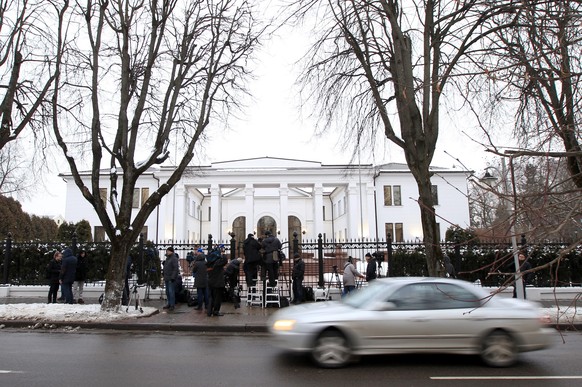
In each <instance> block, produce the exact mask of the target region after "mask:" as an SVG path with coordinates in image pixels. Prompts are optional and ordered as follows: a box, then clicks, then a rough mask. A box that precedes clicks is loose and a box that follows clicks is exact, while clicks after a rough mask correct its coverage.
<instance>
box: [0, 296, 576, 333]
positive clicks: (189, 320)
mask: <svg viewBox="0 0 582 387" xmlns="http://www.w3.org/2000/svg"><path fill="white" fill-rule="evenodd" d="M86 301H87V303H89V304H96V303H97V302H98V301H97V300H91V299H89V300H86ZM43 302H44V298H43V299H39V298H27V299H24V298H5V299H2V300H0V303H4V304H22V303H24V304H35V303H43ZM164 304H165V301H164V300H161V299H150V300H145V301H142V304H141V306H142V307H144V308H146V307H147V308H154V312H153V313H149V314H147V315H143V317H141V316H140V317H137V318H136V317H134V316H136V313H135V312H133V313H132V315H131V317H128V318H127V319H122V320H116V321H107V322H102V321H101V322H100V321H86V322H77V321H76V322H63V321H52V322H51V323H50V325H55V326H57V327H63V326H69V327H75V328H76V327H79V328H81V329H109V330H129V331H154V332H155V331H160V332H162V331H163V332H204V333H221V332H222V333H242V334H253V333H266V332H267V331H268V329H267V320H268V318H269V316H270V315H271V314H273V313H274V312H276V311H277V310H278V308H261V307H260V306H247V305H246V303H245V302H243V303H241V307H240V308H238V309H235V308H234V305H233V304H232V303H223V304H222V308H221V312H222V313H223V314H224V316H220V317H216V316H213V317H208V316H207V315H206V312H205V311H204V310H196V309H195V308H194V307H189V306H188V305H187V304H177V305H176V309H175V310H174V311H172V312H169V311H167V310H164V309H163V306H164ZM541 306H542V307H545V308H555V304H554V303H552V302H549V301H544V302H541ZM565 306H567V304H562V303H561V308H563V307H565ZM156 309H157V310H156ZM132 310H135V306H130V307H129V311H130V312H131V311H132ZM124 311H125V307H124V309H123V310H122V313H124ZM35 323H36V321H30V320H6V321H0V324H2V325H4V326H5V327H15V328H23V327H30V326H32V325H35ZM42 325H46V324H42ZM551 326H552V327H555V328H556V329H559V330H572V329H575V330H581V329H582V324H580V323H578V321H577V322H576V323H574V324H571V323H570V324H568V323H560V324H552V325H551Z"/></svg>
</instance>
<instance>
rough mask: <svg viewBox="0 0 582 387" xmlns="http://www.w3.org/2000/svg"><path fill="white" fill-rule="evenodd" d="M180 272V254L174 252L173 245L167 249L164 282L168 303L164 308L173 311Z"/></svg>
mask: <svg viewBox="0 0 582 387" xmlns="http://www.w3.org/2000/svg"><path fill="white" fill-rule="evenodd" d="M179 274H180V268H179V264H178V256H177V255H176V254H174V248H173V247H172V246H170V247H168V248H167V249H166V260H165V261H164V274H163V275H164V284H165V286H166V298H167V300H168V303H167V304H166V305H165V306H164V307H163V309H169V310H170V311H173V310H174V308H175V306H176V280H177V279H178V275H179Z"/></svg>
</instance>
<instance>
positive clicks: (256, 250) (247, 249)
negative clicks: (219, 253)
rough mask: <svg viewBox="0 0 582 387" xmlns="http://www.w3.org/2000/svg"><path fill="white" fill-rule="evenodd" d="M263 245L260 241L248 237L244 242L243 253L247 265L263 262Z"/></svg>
mask: <svg viewBox="0 0 582 387" xmlns="http://www.w3.org/2000/svg"><path fill="white" fill-rule="evenodd" d="M260 250H261V244H260V243H259V241H258V240H256V239H255V238H252V237H248V238H247V239H245V241H244V242H243V252H244V254H245V262H246V263H256V262H260V261H261V251H260Z"/></svg>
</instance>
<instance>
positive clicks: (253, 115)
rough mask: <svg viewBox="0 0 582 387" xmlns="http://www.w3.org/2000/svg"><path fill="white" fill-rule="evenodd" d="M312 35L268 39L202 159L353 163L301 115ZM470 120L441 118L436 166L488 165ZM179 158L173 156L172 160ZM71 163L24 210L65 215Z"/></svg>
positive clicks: (387, 156) (379, 153)
mask: <svg viewBox="0 0 582 387" xmlns="http://www.w3.org/2000/svg"><path fill="white" fill-rule="evenodd" d="M306 34H307V32H305V33H304V34H303V35H302V34H301V33H300V32H299V31H290V30H284V31H282V34H281V35H283V36H279V37H276V38H274V39H273V40H271V41H270V42H267V43H266V44H265V46H264V48H263V50H262V51H261V53H260V54H259V56H258V58H259V63H258V67H257V68H256V71H255V74H256V80H253V81H251V83H250V84H249V87H250V91H251V93H252V95H253V97H254V98H253V101H250V102H249V103H248V108H247V109H246V110H245V116H244V117H241V119H239V120H235V119H233V120H231V121H230V125H229V128H228V129H227V130H226V131H224V130H223V129H222V128H221V130H212V131H210V132H209V133H208V136H209V140H208V142H207V143H206V144H205V145H204V148H205V149H204V152H205V157H204V156H198V157H199V160H200V161H201V163H202V164H210V163H211V162H214V161H225V160H237V159H245V158H255V157H264V156H270V157H282V158H289V159H300V160H311V161H321V162H322V163H324V164H343V163H347V162H349V160H350V157H351V154H350V153H349V152H342V151H341V150H340V147H339V145H338V138H337V136H338V134H337V133H329V134H327V135H325V136H324V137H323V138H314V136H313V130H314V122H313V121H310V120H309V118H307V117H304V116H303V115H305V114H306V113H307V112H304V113H303V114H301V113H300V111H299V100H298V90H297V87H296V86H295V85H294V83H295V80H296V77H297V74H298V72H299V68H298V67H297V66H295V65H294V63H295V62H296V61H297V60H298V59H299V58H300V57H301V55H302V54H303V53H304V51H305V50H306V48H307V42H306V40H307V39H305V37H306ZM441 113H444V109H443V110H441ZM466 125H467V122H462V123H458V122H451V123H448V124H443V123H441V132H440V138H439V146H438V149H437V152H436V154H435V157H434V161H433V166H440V167H452V166H453V165H457V166H459V168H461V167H460V164H459V163H458V162H457V161H455V159H457V158H458V159H459V160H460V161H461V162H462V163H463V164H464V165H465V166H466V167H467V168H468V169H472V170H475V171H479V170H482V169H483V168H484V167H485V165H486V154H485V152H484V150H483V149H482V148H481V147H479V146H478V145H477V144H476V143H475V142H473V141H471V140H470V139H469V138H468V137H467V136H466V135H465V134H464V133H463V132H464V131H467V130H469V128H468V127H467V126H466ZM339 142H340V143H341V139H339ZM170 149H171V148H170ZM445 151H446V152H448V154H450V155H452V157H451V156H449V155H448V154H447V153H445ZM173 162H174V160H172V159H170V160H168V161H167V162H166V163H167V164H172V163H173ZM361 162H362V163H374V164H381V163H386V162H402V163H404V162H405V160H404V156H403V154H402V152H401V151H400V149H399V148H398V147H396V146H394V145H392V144H390V143H389V142H388V141H386V140H384V139H383V138H380V139H379V141H378V143H377V146H376V151H375V159H374V158H373V157H372V154H371V152H370V151H369V150H366V151H363V152H362V153H361ZM66 168H67V167H66V165H65V164H62V167H60V168H59V167H56V168H55V169H57V170H54V171H53V173H51V174H49V176H47V177H46V181H47V184H46V187H39V188H38V189H37V190H36V192H35V193H34V197H32V198H31V199H30V200H25V201H23V200H21V202H22V204H23V209H24V211H26V212H28V213H30V214H36V215H49V216H54V215H59V214H61V215H64V212H65V183H64V182H63V180H62V179H60V178H58V176H57V175H58V173H59V172H66V171H67V169H66Z"/></svg>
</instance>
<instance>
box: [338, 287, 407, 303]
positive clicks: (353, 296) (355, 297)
mask: <svg viewBox="0 0 582 387" xmlns="http://www.w3.org/2000/svg"><path fill="white" fill-rule="evenodd" d="M395 287H396V284H394V283H391V282H384V281H372V282H371V283H370V284H369V285H368V286H366V287H364V288H362V289H359V290H356V291H354V292H351V293H350V294H348V295H347V296H345V297H344V298H342V302H343V303H345V304H347V305H349V306H351V307H354V308H366V305H368V304H369V303H373V302H375V301H378V300H382V299H386V296H388V295H389V294H390V293H392V291H393V290H394V288H395Z"/></svg>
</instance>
